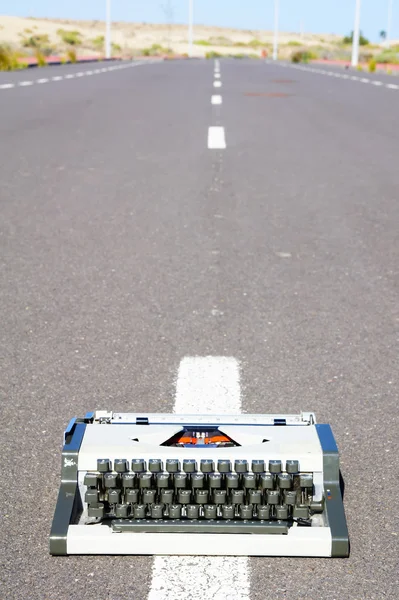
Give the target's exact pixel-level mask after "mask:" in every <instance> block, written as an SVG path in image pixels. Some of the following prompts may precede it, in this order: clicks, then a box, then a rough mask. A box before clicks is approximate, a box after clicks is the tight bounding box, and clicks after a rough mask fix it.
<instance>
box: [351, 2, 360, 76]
mask: <svg viewBox="0 0 399 600" xmlns="http://www.w3.org/2000/svg"><path fill="white" fill-rule="evenodd" d="M361 3H362V2H361V0H356V9H355V26H354V28H353V40H352V67H357V65H358V64H359V40H360V8H361Z"/></svg>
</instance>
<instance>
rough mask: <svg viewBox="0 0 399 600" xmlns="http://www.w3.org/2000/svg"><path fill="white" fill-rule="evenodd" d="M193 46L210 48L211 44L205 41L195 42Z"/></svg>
mask: <svg viewBox="0 0 399 600" xmlns="http://www.w3.org/2000/svg"><path fill="white" fill-rule="evenodd" d="M194 44H196V45H197V46H212V44H211V42H209V41H207V40H195V42H194Z"/></svg>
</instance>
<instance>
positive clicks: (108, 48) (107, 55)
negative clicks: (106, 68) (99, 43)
mask: <svg viewBox="0 0 399 600" xmlns="http://www.w3.org/2000/svg"><path fill="white" fill-rule="evenodd" d="M105 1H106V18H105V21H106V23H105V58H111V0H105Z"/></svg>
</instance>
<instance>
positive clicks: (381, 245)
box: [0, 60, 399, 600]
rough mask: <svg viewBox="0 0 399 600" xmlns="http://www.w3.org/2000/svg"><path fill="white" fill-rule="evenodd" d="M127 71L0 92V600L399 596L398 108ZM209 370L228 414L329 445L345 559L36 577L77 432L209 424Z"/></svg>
mask: <svg viewBox="0 0 399 600" xmlns="http://www.w3.org/2000/svg"><path fill="white" fill-rule="evenodd" d="M106 66H107V67H108V66H111V65H106ZM114 66H115V65H114ZM124 66H125V67H126V68H123V69H118V70H113V71H106V72H100V73H92V74H89V75H84V76H79V77H73V78H65V77H64V74H65V75H66V74H76V72H79V71H77V70H76V67H73V68H68V69H65V70H64V69H63V68H60V70H59V71H58V70H55V69H51V78H52V77H59V76H63V78H62V79H60V80H56V81H53V80H52V79H51V80H49V81H47V82H43V83H42V84H37V83H36V82H35V83H33V84H32V85H22V86H21V85H19V84H20V83H21V81H28V80H32V78H34V79H37V78H40V79H46V78H47V79H49V77H48V75H43V73H42V72H39V71H37V72H35V73H32V72H30V71H29V72H28V73H25V74H24V75H23V77H22V76H21V74H20V73H19V74H17V75H12V76H8V75H2V77H1V81H0V84H1V85H2V86H4V85H5V86H6V87H2V88H1V86H0V88H1V89H0V144H1V155H2V158H1V162H0V177H1V191H0V196H1V222H0V234H1V237H0V278H1V279H0V311H1V317H0V320H1V328H0V349H1V379H0V393H1V423H2V425H1V430H2V432H1V436H0V452H1V457H2V475H1V481H2V494H1V506H2V509H1V525H0V527H1V537H0V539H1V548H2V549H1V553H0V562H1V568H0V582H1V590H2V591H1V593H0V596H1V597H2V598H5V599H7V600H11V599H16V600H17V599H18V600H25V599H26V600H28V599H29V600H36V599H37V600H43V599H46V600H64V599H65V600H67V599H68V600H69V599H70V598H71V597H74V598H84V599H88V600H122V599H125V598H135V599H140V600H141V599H143V600H145V599H147V598H148V599H149V600H175V599H176V600H177V599H178V598H179V599H180V598H187V599H190V600H197V599H200V598H201V599H202V600H208V599H209V600H210V599H211V598H212V600H214V599H216V600H220V599H221V598H223V600H227V599H229V600H269V599H270V600H283V599H285V598H290V599H291V600H304V599H307V600H333V599H337V600H342V599H347V598H348V599H349V598H350V599H351V600H381V599H383V598H394V597H396V595H397V590H398V568H397V567H398V526H397V510H396V509H397V489H398V485H397V477H398V450H399V448H398V403H397V390H398V363H397V357H398V349H399V288H398V281H399V280H398V264H399V253H398V248H399V245H398V225H399V202H398V189H399V170H398V168H397V164H398V163H397V161H398V149H399V129H398V102H399V90H395V89H393V88H388V87H386V85H385V84H384V85H381V86H378V85H370V84H365V83H362V82H361V81H357V80H351V79H342V78H339V77H333V76H328V75H326V74H323V73H319V72H312V71H309V70H299V69H293V68H291V67H287V66H285V67H283V66H279V65H272V64H269V63H262V62H260V61H259V62H258V61H253V62H249V61H233V60H223V61H221V62H220V69H217V68H216V71H215V64H214V62H213V61H207V62H205V61H182V62H164V63H156V64H146V65H143V66H141V67H140V68H133V67H132V65H129V67H127V65H124ZM97 68H102V66H100V67H98V66H95V67H92V66H89V65H85V66H84V68H83V67H82V68H81V69H80V71H93V69H94V70H95V69H97ZM218 72H219V74H220V77H219V78H217V77H215V74H216V75H217V74H218ZM58 73H59V75H58ZM367 77H369V76H367ZM370 77H371V76H370ZM371 78H372V77H371ZM375 78H376V79H377V78H378V75H376V76H375ZM384 81H385V80H384ZM217 82H220V83H221V86H218V87H214V85H215V83H217ZM393 82H396V79H395V80H393ZM7 83H13V84H15V85H14V87H7ZM212 96H220V98H219V99H218V100H215V99H214V100H213V102H218V104H212ZM220 102H221V103H220ZM211 127H212V128H217V129H211V130H210V128H211ZM208 145H211V146H213V145H214V146H220V149H217V148H216V149H215V148H213V149H212V148H209V147H208ZM201 356H212V357H228V359H223V358H215V359H214V362H213V363H212V361H211V364H213V365H216V368H218V367H217V365H218V364H219V366H220V376H221V377H222V379H223V377H224V378H225V379H224V380H223V385H225V388H224V393H221V392H220V389H216V388H215V391H214V394H215V395H214V401H215V402H216V405H217V407H218V408H219V409H220V410H224V411H225V412H229V410H231V411H234V412H238V411H240V410H242V411H244V412H278V411H287V412H297V411H300V410H314V411H315V412H316V414H317V417H318V420H319V422H328V423H331V425H332V426H333V429H334V433H335V435H336V438H337V441H338V444H339V447H340V452H341V460H342V473H343V477H344V480H345V484H346V489H345V505H346V512H347V518H348V524H349V529H350V535H351V557H350V558H349V559H348V560H327V559H290V558H277V559H270V558H257V559H246V558H243V559H193V560H191V559H179V558H177V559H156V560H155V562H154V561H153V560H152V558H149V557H70V558H53V557H50V556H49V555H48V534H49V529H50V525H51V520H52V516H53V510H54V505H55V501H56V497H57V493H58V487H59V476H60V451H61V440H62V434H63V429H64V427H65V425H66V424H67V422H68V420H69V419H70V417H72V416H75V415H79V416H81V415H83V414H84V413H85V412H86V411H87V410H89V409H93V408H110V409H115V410H116V409H119V410H121V411H123V410H126V411H127V410H130V411H154V412H156V411H171V410H182V409H183V408H185V407H188V408H191V409H192V410H193V411H195V410H201V408H203V406H205V408H207V407H208V406H209V408H212V396H213V392H212V390H211V392H210V393H209V390H208V396H207V397H204V399H203V405H202V406H200V405H199V404H198V401H197V400H196V399H195V398H196V396H195V394H196V391H195V386H196V385H197V384H196V383H195V382H193V381H189V382H188V384H187V385H186V387H185V385H183V383H184V381H186V379H187V377H188V376H187V373H186V370H187V369H186V367H187V364H188V363H187V361H189V364H190V360H192V359H190V358H187V357H201ZM226 360H227V363H225V362H224V361H226ZM194 363H195V360H194ZM225 364H227V365H228V368H227V371H226V369H224V367H223V365H225ZM212 368H213V367H212ZM185 369H186V370H185ZM229 369H230V370H229ZM226 372H227V375H226ZM238 374H239V375H238ZM238 377H239V379H240V381H238ZM176 382H177V387H176ZM179 382H180V383H179ZM182 382H183V383H182ZM186 383H187V381H186ZM182 386H183V387H182ZM190 386H191V387H190ZM229 386H230V387H229ZM182 390H188V392H187V395H186V393H183V392H182ZM190 390H191V391H190ZM190 403H191V404H190Z"/></svg>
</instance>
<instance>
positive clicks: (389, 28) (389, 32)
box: [386, 0, 393, 48]
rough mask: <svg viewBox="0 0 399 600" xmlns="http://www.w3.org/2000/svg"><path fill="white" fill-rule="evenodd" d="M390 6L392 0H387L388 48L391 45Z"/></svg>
mask: <svg viewBox="0 0 399 600" xmlns="http://www.w3.org/2000/svg"><path fill="white" fill-rule="evenodd" d="M392 6H393V0H388V24H387V41H386V43H387V48H389V47H390V45H391V29H392Z"/></svg>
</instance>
